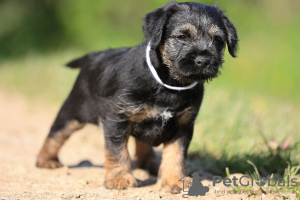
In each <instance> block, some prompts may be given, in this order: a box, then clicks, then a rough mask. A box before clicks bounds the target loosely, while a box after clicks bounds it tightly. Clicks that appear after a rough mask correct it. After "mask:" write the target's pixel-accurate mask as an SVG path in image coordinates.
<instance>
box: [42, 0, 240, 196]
mask: <svg viewBox="0 0 300 200" xmlns="http://www.w3.org/2000/svg"><path fill="white" fill-rule="evenodd" d="M143 31H144V34H145V37H146V40H147V41H145V42H143V43H141V44H139V45H138V46H135V47H132V48H120V49H110V50H107V51H101V52H94V53H89V54H87V55H85V56H84V57H82V58H78V59H76V60H74V61H71V62H70V63H68V64H67V66H69V67H71V68H80V69H81V71H80V74H79V75H78V78H77V80H76V82H75V85H74V87H73V89H72V91H71V93H70V95H69V97H68V98H67V99H66V101H65V103H64V104H63V106H62V108H61V110H60V111H59V113H58V115H57V118H56V120H55V121H54V124H53V125H52V127H51V130H50V133H49V135H48V137H47V138H46V141H45V143H44V145H43V147H42V149H41V151H40V153H39V155H38V157H37V163H36V165H37V166H38V167H42V168H57V167H61V166H62V164H61V163H60V162H59V159H58V152H59V149H60V148H61V146H62V145H63V144H64V142H65V141H66V140H67V139H68V138H69V137H70V135H71V134H72V133H73V132H74V131H76V130H78V129H80V128H82V127H83V126H84V125H85V124H86V123H92V124H95V125H99V124H101V126H102V127H103V131H104V138H105V168H106V175H105V183H104V185H105V187H106V188H108V189H126V188H128V187H131V186H137V181H136V179H135V178H134V177H133V175H132V173H131V165H130V164H131V161H130V156H129V153H128V149H127V141H128V137H129V136H133V137H135V140H136V160H137V164H138V165H139V167H141V168H145V169H148V170H149V172H150V173H151V174H158V176H159V180H160V182H161V183H162V186H164V187H167V188H169V189H170V192H171V193H179V192H180V191H181V190H182V183H181V182H180V181H179V179H180V178H182V177H183V176H184V175H185V161H186V156H187V150H188V147H189V143H190V141H191V139H192V135H193V127H194V121H195V118H196V116H197V114H198V111H199V108H200V105H201V101H202V97H203V90H204V89H203V84H204V83H205V82H207V81H208V80H211V79H212V78H215V77H217V76H218V74H219V69H220V67H221V65H222V62H223V53H224V49H225V46H226V44H227V47H228V50H229V53H230V54H231V55H232V56H233V57H235V53H236V51H237V42H238V38H237V33H236V29H235V27H234V25H233V24H232V23H231V22H230V21H229V19H228V18H227V17H226V16H225V15H224V13H223V12H222V10H221V9H220V8H218V7H217V6H208V5H204V4H200V3H194V2H187V3H177V2H171V3H168V4H166V5H165V6H163V7H162V8H159V9H157V10H154V11H152V12H150V13H149V14H147V15H146V17H145V18H144V24H143ZM162 143H163V144H164V148H163V152H162V161H161V164H160V166H158V164H157V161H156V159H155V153H154V151H153V149H152V146H157V145H160V144H162Z"/></svg>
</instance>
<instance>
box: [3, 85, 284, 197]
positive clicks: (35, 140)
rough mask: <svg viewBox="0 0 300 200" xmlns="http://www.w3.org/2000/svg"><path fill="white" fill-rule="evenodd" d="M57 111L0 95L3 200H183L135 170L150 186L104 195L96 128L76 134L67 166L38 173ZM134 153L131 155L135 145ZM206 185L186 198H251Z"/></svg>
mask: <svg viewBox="0 0 300 200" xmlns="http://www.w3.org/2000/svg"><path fill="white" fill-rule="evenodd" d="M29 105H30V106H29ZM58 109H59V106H55V107H53V106H49V105H44V104H42V103H41V102H27V101H26V100H24V98H23V97H22V96H17V95H7V94H5V93H3V92H1V91H0V113H1V114H0V160H1V165H0V199H135V200H136V199H182V194H183V193H181V194H178V195H171V194H168V193H166V192H164V191H162V190H160V189H159V185H158V184H155V182H156V178H155V177H149V175H148V173H147V172H146V171H143V170H140V169H135V170H134V171H133V174H134V176H135V177H136V178H138V179H139V180H141V181H144V182H142V184H146V185H147V186H144V187H140V188H132V189H128V190H124V191H116V190H106V189H105V188H104V186H103V181H104V172H105V170H104V168H103V161H104V159H103V156H104V155H103V148H104V146H103V136H102V134H101V131H100V130H99V129H98V128H97V127H93V126H87V127H85V128H84V129H83V130H82V131H79V132H78V133H76V134H74V135H73V136H72V137H71V139H70V140H69V141H68V142H67V143H66V145H65V146H64V147H63V149H62V151H61V152H60V159H61V161H62V163H63V164H65V167H63V168H60V169H55V170H48V169H38V168H36V167H35V158H36V155H37V153H38V151H39V149H40V147H41V145H42V142H43V140H44V139H45V137H46V135H47V132H48V129H49V127H50V125H51V123H52V120H53V119H54V117H55V115H56V112H57V110H58ZM130 151H131V155H133V145H132V142H131V144H130ZM145 180H147V181H145ZM202 183H203V185H204V186H209V189H210V191H209V192H208V193H207V194H206V196H204V197H200V196H198V197H189V198H188V199H248V196H247V195H245V194H234V195H233V194H231V195H229V194H223V193H222V192H219V194H216V192H215V187H212V182H211V181H208V180H204V181H202ZM217 187H218V188H219V189H220V191H226V192H228V191H230V188H226V187H224V186H221V184H219V185H217ZM261 197H262V199H274V196H273V195H270V194H268V195H263V196H262V195H257V196H251V197H250V199H261ZM276 197H277V199H280V198H278V196H276Z"/></svg>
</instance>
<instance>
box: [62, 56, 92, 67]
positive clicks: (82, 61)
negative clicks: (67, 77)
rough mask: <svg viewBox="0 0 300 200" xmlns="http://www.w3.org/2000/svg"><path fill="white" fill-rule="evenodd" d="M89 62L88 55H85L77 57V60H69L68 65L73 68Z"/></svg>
mask: <svg viewBox="0 0 300 200" xmlns="http://www.w3.org/2000/svg"><path fill="white" fill-rule="evenodd" d="M87 62H88V55H85V56H83V57H81V58H77V59H75V60H72V61H71V62H68V63H67V64H66V66H67V67H70V68H73V69H75V68H82V67H83V66H84V65H85V64H86V63H87Z"/></svg>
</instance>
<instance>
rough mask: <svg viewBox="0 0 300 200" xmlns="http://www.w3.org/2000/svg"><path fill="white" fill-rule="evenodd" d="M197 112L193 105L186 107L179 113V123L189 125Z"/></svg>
mask: <svg viewBox="0 0 300 200" xmlns="http://www.w3.org/2000/svg"><path fill="white" fill-rule="evenodd" d="M195 114H196V113H195V111H194V109H193V108H192V107H188V108H186V109H184V110H183V111H181V112H179V113H178V114H177V117H178V124H179V125H180V126H185V125H187V124H188V123H189V122H190V121H191V120H192V118H193V116H195Z"/></svg>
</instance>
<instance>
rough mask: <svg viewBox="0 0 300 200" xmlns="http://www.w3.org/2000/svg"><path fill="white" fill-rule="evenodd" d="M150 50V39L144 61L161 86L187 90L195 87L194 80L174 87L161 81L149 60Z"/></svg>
mask: <svg viewBox="0 0 300 200" xmlns="http://www.w3.org/2000/svg"><path fill="white" fill-rule="evenodd" d="M150 50H151V41H149V42H148V45H147V48H146V61H147V65H148V67H149V69H150V71H151V73H152V75H153V76H154V78H155V80H156V81H157V82H158V83H160V84H161V85H162V86H164V87H166V88H168V89H171V90H178V91H180V90H188V89H191V88H193V87H195V86H196V85H197V82H196V81H195V82H194V83H192V84H190V85H188V86H185V87H176V86H171V85H167V84H165V83H163V82H162V80H161V79H160V78H159V76H158V74H157V72H156V70H155V68H154V67H153V65H152V63H151V60H150Z"/></svg>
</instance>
